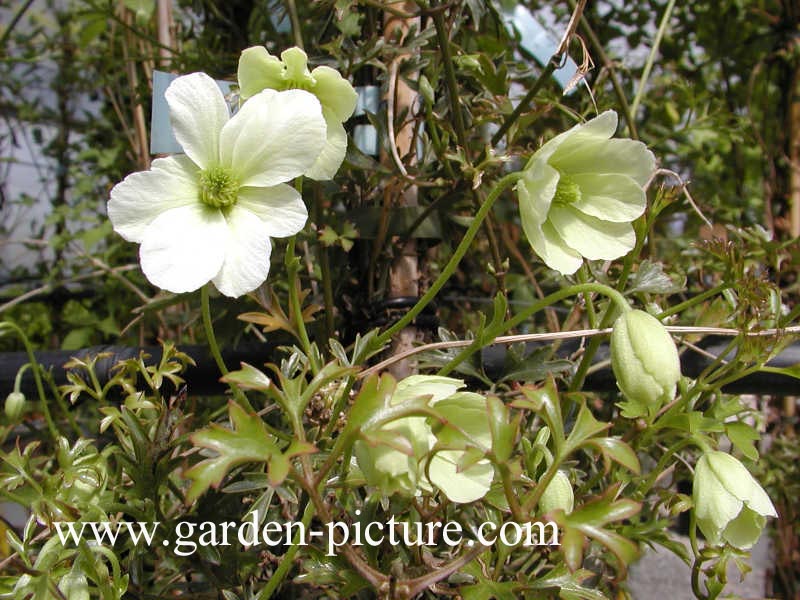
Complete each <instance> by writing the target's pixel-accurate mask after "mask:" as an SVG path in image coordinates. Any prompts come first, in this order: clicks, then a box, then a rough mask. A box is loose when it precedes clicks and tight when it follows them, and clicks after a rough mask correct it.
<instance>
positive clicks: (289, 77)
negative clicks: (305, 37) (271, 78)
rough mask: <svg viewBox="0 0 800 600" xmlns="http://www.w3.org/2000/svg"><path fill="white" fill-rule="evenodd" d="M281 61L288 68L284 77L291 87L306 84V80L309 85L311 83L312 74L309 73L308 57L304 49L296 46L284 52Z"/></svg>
mask: <svg viewBox="0 0 800 600" xmlns="http://www.w3.org/2000/svg"><path fill="white" fill-rule="evenodd" d="M281 61H283V64H284V65H285V66H286V70H285V71H284V75H283V77H284V79H285V80H286V81H287V82H288V84H289V85H292V84H294V85H297V84H301V83H306V82H305V81H304V80H308V82H307V83H308V84H310V83H311V73H309V71H308V55H307V54H306V53H305V52H304V51H303V50H302V49H300V48H298V47H297V46H294V47H293V48H288V49H287V50H284V51H283V52H281Z"/></svg>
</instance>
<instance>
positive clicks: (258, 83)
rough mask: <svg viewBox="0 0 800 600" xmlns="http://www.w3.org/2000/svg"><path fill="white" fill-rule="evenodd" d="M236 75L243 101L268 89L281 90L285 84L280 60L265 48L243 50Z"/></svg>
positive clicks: (254, 47) (257, 47) (256, 47)
mask: <svg viewBox="0 0 800 600" xmlns="http://www.w3.org/2000/svg"><path fill="white" fill-rule="evenodd" d="M236 75H237V78H238V80H239V93H240V95H241V97H242V99H243V100H247V99H248V98H249V97H250V96H254V95H255V94H257V93H258V92H260V91H261V90H264V89H267V88H269V89H275V90H277V89H281V88H282V87H283V85H284V83H285V82H284V80H283V65H282V64H281V61H280V59H279V58H278V57H277V56H272V55H271V54H270V53H269V52H268V51H267V49H266V48H265V47H264V46H253V47H252V48H247V49H246V50H242V54H241V55H240V56H239V68H238V70H237V72H236Z"/></svg>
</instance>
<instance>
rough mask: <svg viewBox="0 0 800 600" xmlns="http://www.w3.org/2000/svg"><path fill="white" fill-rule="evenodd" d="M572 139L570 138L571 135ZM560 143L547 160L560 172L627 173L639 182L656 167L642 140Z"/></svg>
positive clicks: (653, 158)
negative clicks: (556, 150)
mask: <svg viewBox="0 0 800 600" xmlns="http://www.w3.org/2000/svg"><path fill="white" fill-rule="evenodd" d="M570 141H572V139H570ZM566 147H567V144H563V145H562V146H561V147H560V148H559V150H558V152H556V153H555V154H553V156H552V157H551V158H550V164H551V165H553V166H554V167H555V168H556V169H558V170H559V171H562V172H563V173H569V174H570V175H575V174H579V173H619V174H622V175H628V176H629V177H630V178H631V179H633V180H634V181H635V182H636V183H638V184H639V185H640V186H643V185H644V184H646V183H647V181H648V180H649V179H650V177H651V176H652V175H653V172H654V171H655V168H656V158H655V156H653V153H652V152H650V150H648V149H647V146H645V145H644V144H643V143H642V142H637V141H635V140H629V139H613V140H603V139H596V140H595V139H590V140H584V141H583V142H582V143H581V145H570V146H569V148H570V150H566Z"/></svg>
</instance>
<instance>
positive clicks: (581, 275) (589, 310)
mask: <svg viewBox="0 0 800 600" xmlns="http://www.w3.org/2000/svg"><path fill="white" fill-rule="evenodd" d="M578 281H580V282H581V283H589V268H588V267H587V266H586V263H583V264H582V265H581V268H580V269H579V270H578ZM583 301H584V302H585V303H586V314H587V316H588V317H589V327H590V328H592V329H597V312H596V311H595V310H594V302H592V295H591V294H590V293H589V292H584V294H583Z"/></svg>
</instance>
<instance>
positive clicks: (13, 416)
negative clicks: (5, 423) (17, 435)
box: [5, 392, 25, 422]
mask: <svg viewBox="0 0 800 600" xmlns="http://www.w3.org/2000/svg"><path fill="white" fill-rule="evenodd" d="M5 410H6V416H7V417H8V418H9V420H11V421H14V422H16V421H18V420H19V418H20V417H21V416H22V413H23V412H24V411H25V394H23V393H22V392H11V393H10V394H9V395H8V396H6V404H5Z"/></svg>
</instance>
